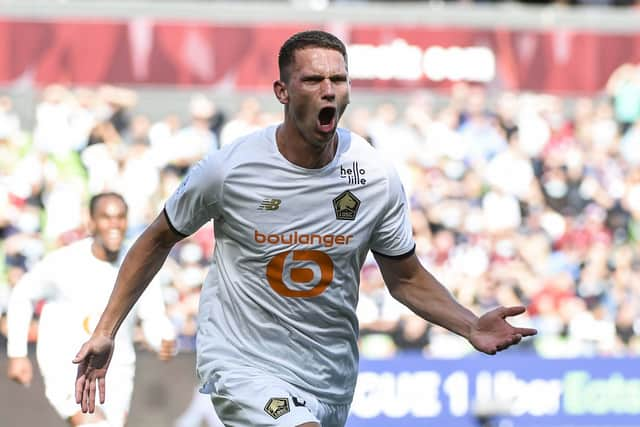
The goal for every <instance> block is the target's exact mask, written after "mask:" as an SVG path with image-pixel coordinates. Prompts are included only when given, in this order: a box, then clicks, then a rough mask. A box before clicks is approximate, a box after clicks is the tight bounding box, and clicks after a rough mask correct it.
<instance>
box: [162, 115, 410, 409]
mask: <svg viewBox="0 0 640 427" xmlns="http://www.w3.org/2000/svg"><path fill="white" fill-rule="evenodd" d="M275 132H276V126H272V127H268V128H266V129H263V130H261V131H258V132H255V133H253V134H250V135H248V136H246V137H244V138H241V139H239V140H238V141H236V142H235V143H233V144H230V145H227V146H225V147H223V148H222V149H221V150H220V151H216V152H211V153H210V154H209V155H208V156H207V157H206V158H205V159H203V160H202V161H200V162H199V163H198V164H197V165H196V166H194V167H193V168H192V170H191V171H190V172H189V174H188V175H187V177H186V178H185V180H184V181H183V183H182V185H181V186H180V187H179V188H178V189H177V190H176V192H175V193H174V194H173V195H172V196H171V197H170V198H169V200H168V201H167V203H166V206H165V212H166V215H167V217H168V220H169V222H170V224H171V226H172V227H174V228H175V230H176V231H178V232H179V233H182V234H184V235H189V234H191V233H193V232H195V231H196V230H198V228H199V227H201V226H202V225H203V224H204V223H205V222H207V221H208V220H210V219H213V220H214V224H215V227H214V230H215V239H216V247H215V255H214V264H213V265H212V268H211V269H210V271H209V274H208V276H207V279H206V281H205V284H204V288H203V291H202V295H201V298H200V301H201V302H200V318H199V322H200V323H199V332H198V341H197V349H198V358H197V364H198V374H199V376H200V378H201V381H202V382H203V383H207V382H209V383H210V384H212V383H215V381H216V375H218V374H219V373H220V372H222V371H224V370H227V369H240V368H243V367H244V368H248V369H255V368H258V369H260V370H262V371H264V372H267V373H269V374H270V375H274V376H276V377H278V378H281V379H283V380H285V381H287V382H289V383H291V384H293V385H296V386H298V387H300V388H301V389H303V390H305V391H308V392H310V393H312V394H314V395H315V396H317V397H318V398H319V399H321V400H323V401H327V402H335V403H346V402H350V401H351V398H352V396H353V389H354V386H355V381H356V377H357V364H358V349H357V335H358V321H357V317H356V314H355V308H356V305H357V302H358V286H359V272H360V268H361V266H362V263H363V262H364V260H365V257H366V255H367V253H368V251H369V250H370V249H371V250H373V251H375V252H377V253H380V254H383V255H388V256H400V255H404V254H407V253H410V252H411V251H412V249H413V247H414V241H413V237H412V232H411V226H410V223H409V218H408V211H407V202H406V199H405V195H404V192H403V189H402V186H401V183H400V180H399V178H398V176H397V174H396V173H395V171H394V170H393V168H392V167H390V166H389V164H388V163H387V162H386V161H385V160H384V159H383V158H382V157H381V156H380V155H379V153H378V152H376V151H375V149H374V148H372V147H371V146H370V145H369V144H368V143H367V142H366V141H365V140H364V139H362V138H361V137H359V136H357V135H355V134H353V133H351V132H349V131H347V130H343V129H339V130H338V136H339V143H338V148H337V152H336V155H335V156H334V159H333V160H332V161H331V162H330V163H329V164H327V165H326V166H325V167H323V168H320V169H306V168H302V167H300V166H297V165H295V164H293V163H291V162H289V161H288V160H287V159H285V158H284V156H282V154H281V153H280V152H279V150H278V148H277V144H276V140H275Z"/></svg>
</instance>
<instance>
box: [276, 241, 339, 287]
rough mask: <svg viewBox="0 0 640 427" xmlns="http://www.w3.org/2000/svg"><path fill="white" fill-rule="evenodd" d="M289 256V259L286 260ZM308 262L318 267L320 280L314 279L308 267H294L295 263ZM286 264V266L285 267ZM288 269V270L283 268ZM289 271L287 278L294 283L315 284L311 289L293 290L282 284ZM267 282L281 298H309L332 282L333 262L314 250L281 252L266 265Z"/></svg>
mask: <svg viewBox="0 0 640 427" xmlns="http://www.w3.org/2000/svg"><path fill="white" fill-rule="evenodd" d="M289 254H291V257H290V259H288V257H289ZM304 261H309V262H312V263H313V264H315V265H317V266H318V269H319V271H320V278H319V279H316V271H314V270H315V269H313V268H308V267H295V263H299V262H304ZM285 264H286V265H285ZM285 267H288V268H285ZM287 269H290V273H289V278H290V280H291V282H294V283H301V284H305V283H313V282H314V281H315V280H317V283H315V285H314V286H313V288H311V289H305V290H295V289H291V288H289V287H287V285H286V284H285V283H284V278H283V275H284V272H285V270H287ZM267 280H268V281H269V285H270V286H271V289H273V290H274V291H276V292H277V293H278V294H279V295H282V296H283V297H293V298H310V297H316V296H318V295H320V294H321V293H322V292H324V290H325V289H327V286H329V283H331V281H332V280H333V261H332V260H331V257H329V255H327V254H325V253H324V252H321V251H316V250H299V251H286V252H281V253H279V254H278V255H276V256H274V257H273V259H271V261H270V262H269V264H268V265H267Z"/></svg>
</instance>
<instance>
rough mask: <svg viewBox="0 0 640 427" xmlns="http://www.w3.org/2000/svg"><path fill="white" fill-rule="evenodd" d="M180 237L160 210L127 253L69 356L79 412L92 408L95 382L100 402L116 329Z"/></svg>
mask: <svg viewBox="0 0 640 427" xmlns="http://www.w3.org/2000/svg"><path fill="white" fill-rule="evenodd" d="M183 237H184V236H182V235H181V234H179V233H177V232H176V231H174V230H173V229H172V228H171V226H170V225H169V222H168V221H167V219H166V217H165V214H164V212H161V213H160V214H159V215H158V217H157V218H156V219H155V220H154V222H153V223H152V224H151V225H149V227H147V229H146V230H145V231H144V232H143V233H142V234H141V235H140V237H138V239H137V240H136V242H135V243H134V244H133V246H132V247H131V249H130V250H129V252H128V253H127V255H126V257H125V259H124V261H123V263H122V266H121V267H120V271H119V273H118V278H117V279H116V284H115V287H114V289H113V292H112V293H111V297H110V298H109V303H108V304H107V307H106V308H105V310H104V312H103V313H102V316H101V317H100V320H99V322H98V325H97V326H96V328H95V331H94V332H93V334H92V336H91V338H90V339H89V341H87V342H86V343H84V344H83V346H82V347H81V348H80V351H79V352H78V354H77V355H76V357H75V358H74V359H73V363H78V364H79V365H78V375H77V378H76V402H77V403H79V404H80V405H81V407H82V412H85V413H86V412H90V413H93V411H94V410H95V397H96V382H97V386H98V390H99V393H100V403H104V400H105V375H106V372H107V368H108V367H109V362H110V360H111V355H112V353H113V342H114V337H115V335H116V332H117V331H118V328H119V327H120V325H121V324H122V322H123V321H124V319H125V318H126V317H127V314H128V313H129V311H131V308H132V307H133V305H134V304H135V303H136V301H137V300H138V298H139V297H140V295H141V294H142V292H143V291H144V290H145V289H146V287H147V285H148V284H149V282H151V280H152V279H153V277H154V276H155V275H156V273H157V272H158V270H160V267H162V264H164V261H165V260H166V259H167V256H168V255H169V251H170V250H171V248H172V247H173V246H174V245H175V244H176V243H177V242H178V241H180V240H181V239H182V238H183Z"/></svg>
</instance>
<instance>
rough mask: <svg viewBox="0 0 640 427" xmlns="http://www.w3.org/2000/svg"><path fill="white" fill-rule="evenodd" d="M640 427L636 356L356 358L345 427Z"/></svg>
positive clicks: (639, 371)
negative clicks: (356, 373) (357, 370)
mask: <svg viewBox="0 0 640 427" xmlns="http://www.w3.org/2000/svg"><path fill="white" fill-rule="evenodd" d="M487 419H488V420H489V421H488V423H490V424H484V425H491V426H501V427H543V426H549V427H551V426H552V427H560V426H562V427H568V426H585V427H586V426H589V427H596V426H606V427H616V426H640V359H633V358H619V359H618V358H615V359H614V358H610V359H609V358H607V359H601V358H591V359H560V360H558V359H554V360H550V359H541V358H537V357H533V356H531V357H530V356H521V355H514V356H512V355H504V356H503V355H498V356H493V357H489V356H484V355H478V356H474V357H470V358H465V359H454V360H444V359H425V358H424V357H422V356H419V355H416V356H404V357H399V358H394V359H388V360H361V363H360V374H359V377H358V385H357V389H356V394H355V397H354V400H353V405H352V408H351V414H350V417H349V422H348V424H347V426H348V427H358V426H393V427H405V426H406V427H408V426H448V427H454V426H455V427H467V426H468V427H477V426H480V425H483V424H481V422H482V421H483V420H484V421H486V420H487Z"/></svg>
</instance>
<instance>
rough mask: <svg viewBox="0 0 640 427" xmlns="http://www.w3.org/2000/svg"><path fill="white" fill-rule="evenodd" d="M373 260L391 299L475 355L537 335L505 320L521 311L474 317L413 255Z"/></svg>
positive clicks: (504, 310)
mask: <svg viewBox="0 0 640 427" xmlns="http://www.w3.org/2000/svg"><path fill="white" fill-rule="evenodd" d="M375 258H376V261H377V262H378V265H379V266H380V270H381V272H382V276H383V277H384V280H385V282H386V284H387V286H388V287H389V291H390V292H391V295H393V297H394V298H396V299H397V300H398V301H400V302H401V303H403V304H405V305H406V306H407V307H409V308H410V309H411V310H412V311H413V312H415V313H416V314H417V315H419V316H420V317H422V318H424V319H425V320H427V321H429V322H432V323H435V324H437V325H440V326H442V327H444V328H446V329H448V330H450V331H452V332H454V333H456V334H458V335H461V336H463V337H464V338H466V339H467V340H468V341H469V342H470V343H471V345H472V346H473V347H474V348H475V349H476V350H478V351H481V352H483V353H487V354H495V353H496V352H498V351H501V350H504V349H506V348H508V347H510V346H511V345H514V344H517V343H519V342H520V340H521V339H522V337H526V336H530V335H535V334H536V333H537V331H536V330H535V329H530V328H516V327H513V326H511V325H510V324H509V323H508V322H507V321H506V320H505V319H506V318H507V317H509V316H514V315H517V314H521V313H523V312H524V311H525V308H524V307H498V308H496V309H494V310H492V311H489V312H488V313H485V314H484V315H483V316H481V317H477V316H476V315H475V314H473V313H472V312H471V311H470V310H468V309H467V308H465V307H463V306H462V305H461V304H460V303H458V302H457V301H456V300H455V299H454V298H453V296H452V295H451V293H449V291H448V290H447V289H446V288H445V287H444V286H442V284H441V283H440V282H438V280H437V279H436V278H435V277H433V276H432V275H431V274H430V273H429V272H428V271H427V270H426V269H425V268H424V267H422V265H421V264H420V261H419V260H418V258H417V257H416V256H415V254H414V255H410V256H407V257H403V258H400V259H398V258H392V257H386V256H383V255H377V254H376V255H375Z"/></svg>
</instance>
